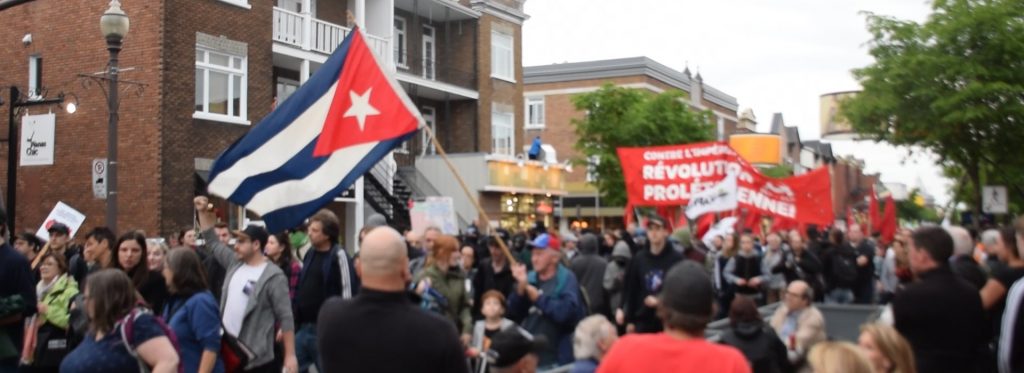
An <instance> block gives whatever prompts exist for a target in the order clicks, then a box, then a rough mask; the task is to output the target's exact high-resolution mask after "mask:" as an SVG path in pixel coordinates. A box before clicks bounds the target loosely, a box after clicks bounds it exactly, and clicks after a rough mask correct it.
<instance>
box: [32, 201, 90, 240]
mask: <svg viewBox="0 0 1024 373" xmlns="http://www.w3.org/2000/svg"><path fill="white" fill-rule="evenodd" d="M84 222H85V215H83V214H82V213H81V212H78V210H75V209H74V208H73V207H71V206H68V205H67V204H65V203H64V202H57V206H54V207H53V211H50V215H47V216H46V220H43V225H41V226H39V230H37V231H36V236H37V237H39V238H41V239H43V240H47V241H48V240H50V233H49V232H47V229H49V228H50V226H52V225H54V224H57V223H61V224H64V225H66V226H68V229H69V230H70V231H71V234H69V235H68V237H69V238H74V237H75V233H77V232H78V228H81V227H82V223H84Z"/></svg>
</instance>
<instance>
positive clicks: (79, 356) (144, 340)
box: [60, 269, 181, 373]
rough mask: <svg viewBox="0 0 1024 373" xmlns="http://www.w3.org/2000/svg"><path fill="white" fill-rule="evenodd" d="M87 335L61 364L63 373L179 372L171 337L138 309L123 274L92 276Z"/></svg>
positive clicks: (87, 296) (149, 314)
mask: <svg viewBox="0 0 1024 373" xmlns="http://www.w3.org/2000/svg"><path fill="white" fill-rule="evenodd" d="M85 308H86V310H87V312H88V314H89V320H90V321H89V333H88V334H87V335H86V337H85V340H83V341H82V343H81V344H79V345H78V347H77V348H75V350H74V351H71V353H70V354H68V356H67V357H65V358H64V361H63V362H61V365H60V371H61V372H64V373H92V372H96V373H106V372H118V373H134V372H154V373H172V372H180V371H181V369H180V368H179V356H178V351H177V350H176V349H175V346H174V342H173V341H174V335H173V332H170V330H168V329H167V327H166V325H165V324H163V322H161V321H160V320H159V319H158V318H157V317H155V316H153V314H152V312H151V311H149V310H147V309H145V308H141V307H139V304H138V299H137V298H136V295H135V286H134V285H132V280H131V279H129V278H128V275H126V274H125V273H124V272H123V271H120V270H117V269H104V270H101V271H99V272H96V273H94V274H92V275H89V278H88V282H86V288H85Z"/></svg>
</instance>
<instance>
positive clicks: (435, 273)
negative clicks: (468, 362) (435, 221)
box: [413, 235, 473, 344]
mask: <svg viewBox="0 0 1024 373" xmlns="http://www.w3.org/2000/svg"><path fill="white" fill-rule="evenodd" d="M458 249H459V242H458V241H457V240H456V239H455V237H452V236H447V235H444V236H441V237H439V238H438V239H437V240H436V241H434V246H433V250H432V251H431V252H430V257H428V258H427V262H426V265H425V266H424V268H423V271H421V272H420V275H419V276H417V278H416V279H415V280H414V281H413V283H414V284H416V288H415V289H416V293H417V294H419V295H421V296H423V297H424V298H425V299H427V300H429V302H428V304H426V305H427V308H428V309H431V310H433V311H436V312H438V313H440V314H442V315H444V316H445V317H447V318H448V319H449V320H451V321H452V323H453V324H455V326H456V328H457V329H458V330H460V331H461V332H462V339H463V343H464V344H468V343H469V339H470V338H469V337H470V330H471V329H472V327H473V325H472V324H471V321H472V319H471V318H470V314H469V311H470V307H469V294H467V292H466V286H465V276H464V275H463V274H462V271H461V270H459V261H460V260H461V254H460V253H459V250H458Z"/></svg>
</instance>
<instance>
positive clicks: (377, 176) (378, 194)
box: [363, 157, 412, 231]
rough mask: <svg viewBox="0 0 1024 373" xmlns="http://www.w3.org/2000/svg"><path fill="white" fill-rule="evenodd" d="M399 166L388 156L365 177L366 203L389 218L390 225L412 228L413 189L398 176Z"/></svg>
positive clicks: (400, 229) (403, 228) (401, 228)
mask: <svg viewBox="0 0 1024 373" xmlns="http://www.w3.org/2000/svg"><path fill="white" fill-rule="evenodd" d="M397 170H398V166H397V164H395V162H394V159H393V158H391V157H386V158H385V159H384V160H382V161H381V162H380V163H377V165H375V166H374V167H373V168H372V169H371V170H370V172H368V173H366V174H365V175H364V177H363V180H364V181H365V182H364V183H363V187H364V196H363V197H364V199H365V200H366V203H367V204H369V205H370V207H371V208H373V210H374V211H377V212H378V213H380V214H381V215H384V218H385V219H387V222H388V224H389V225H391V226H392V227H394V228H395V229H397V230H399V231H402V230H405V229H410V228H412V221H411V220H410V218H409V198H411V197H412V190H411V189H410V188H409V187H408V185H406V184H405V183H404V182H403V181H402V178H400V177H397V176H398V175H397Z"/></svg>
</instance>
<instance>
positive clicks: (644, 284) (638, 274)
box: [622, 241, 683, 333]
mask: <svg viewBox="0 0 1024 373" xmlns="http://www.w3.org/2000/svg"><path fill="white" fill-rule="evenodd" d="M682 260H683V256H682V254H680V253H679V252H678V251H676V250H675V248H674V247H673V246H672V245H671V244H670V243H669V242H667V241H666V242H665V249H663V250H662V251H661V253H659V254H658V255H653V254H651V251H650V250H649V249H645V250H641V251H638V252H637V254H636V256H634V257H633V260H632V261H630V262H629V267H628V268H627V269H626V279H625V281H624V282H623V287H622V297H623V311H624V312H625V314H626V315H625V316H626V317H625V319H626V320H625V321H626V323H632V324H635V326H636V331H637V332H639V333H656V332H660V331H661V329H662V327H661V320H660V319H658V315H657V314H656V313H655V311H654V308H651V307H647V306H646V305H644V298H646V297H647V296H648V295H657V294H658V293H659V292H660V291H661V282H662V281H663V280H664V279H665V275H666V274H668V270H669V269H670V268H672V266H673V265H675V264H676V263H679V262H680V261H682Z"/></svg>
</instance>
